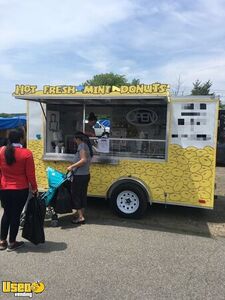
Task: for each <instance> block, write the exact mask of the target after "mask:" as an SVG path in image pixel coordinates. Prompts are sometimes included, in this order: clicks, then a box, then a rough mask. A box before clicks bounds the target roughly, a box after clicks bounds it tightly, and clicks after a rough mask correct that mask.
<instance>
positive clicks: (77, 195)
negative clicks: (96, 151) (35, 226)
mask: <svg viewBox="0 0 225 300" xmlns="http://www.w3.org/2000/svg"><path fill="white" fill-rule="evenodd" d="M87 140H88V137H87V136H86V135H85V134H84V133H83V132H77V133H76V134H75V142H76V144H77V146H78V147H77V152H76V153H75V159H74V163H73V164H72V165H70V166H69V167H68V168H67V171H69V172H72V173H73V179H72V183H71V193H72V202H73V208H74V209H76V211H77V213H78V217H76V216H75V215H74V218H73V219H72V223H73V224H77V225H78V224H85V217H84V210H85V208H86V207H87V189H88V183H89V181H90V171H89V167H90V164H91V157H92V152H91V149H90V147H91V145H90V144H89V143H87Z"/></svg>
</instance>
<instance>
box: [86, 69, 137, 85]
mask: <svg viewBox="0 0 225 300" xmlns="http://www.w3.org/2000/svg"><path fill="white" fill-rule="evenodd" d="M131 84H132V85H137V84H140V80H139V79H136V78H134V79H133V80H132V81H131V82H128V80H127V78H126V77H125V75H120V74H114V73H112V72H110V73H104V74H97V75H94V76H93V77H92V78H91V79H89V80H86V81H85V82H84V83H83V85H93V86H98V85H109V86H113V85H114V86H117V87H120V86H121V85H131Z"/></svg>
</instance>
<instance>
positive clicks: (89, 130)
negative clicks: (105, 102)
mask: <svg viewBox="0 0 225 300" xmlns="http://www.w3.org/2000/svg"><path fill="white" fill-rule="evenodd" d="M96 122H97V117H96V115H95V114H94V113H93V112H90V114H89V116H88V123H86V124H85V132H84V133H85V134H86V135H87V136H89V137H95V136H96V134H95V130H94V128H93V126H95V124H96Z"/></svg>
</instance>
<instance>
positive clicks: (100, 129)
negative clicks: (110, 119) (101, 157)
mask: <svg viewBox="0 0 225 300" xmlns="http://www.w3.org/2000/svg"><path fill="white" fill-rule="evenodd" d="M94 130H95V135H96V136H97V137H100V136H102V135H103V133H107V134H108V135H109V133H110V128H109V127H106V126H104V125H102V124H101V123H99V122H98V121H97V122H96V124H95V126H94Z"/></svg>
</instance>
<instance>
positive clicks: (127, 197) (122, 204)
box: [110, 182, 148, 218]
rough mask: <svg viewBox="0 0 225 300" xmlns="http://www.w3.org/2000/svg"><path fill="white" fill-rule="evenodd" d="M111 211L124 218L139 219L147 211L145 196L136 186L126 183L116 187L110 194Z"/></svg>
mask: <svg viewBox="0 0 225 300" xmlns="http://www.w3.org/2000/svg"><path fill="white" fill-rule="evenodd" d="M110 204H111V208H112V210H113V211H114V212H115V213H116V214H117V215H119V216H122V217H126V218H140V217H141V216H142V215H143V214H144V213H145V211H146V209H147V204H148V203H147V198H146V194H145V192H144V191H143V189H142V188H141V187H139V186H138V185H137V184H134V183H131V182H129V183H128V182H127V183H122V184H120V185H119V186H117V187H116V188H115V189H114V190H113V191H112V194H111V198H110Z"/></svg>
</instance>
